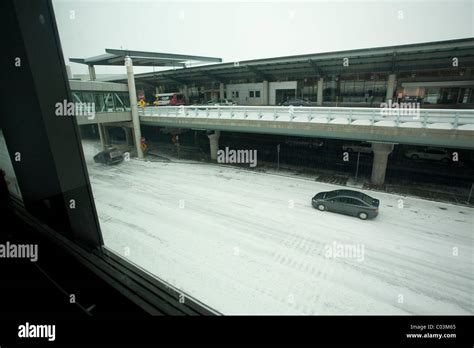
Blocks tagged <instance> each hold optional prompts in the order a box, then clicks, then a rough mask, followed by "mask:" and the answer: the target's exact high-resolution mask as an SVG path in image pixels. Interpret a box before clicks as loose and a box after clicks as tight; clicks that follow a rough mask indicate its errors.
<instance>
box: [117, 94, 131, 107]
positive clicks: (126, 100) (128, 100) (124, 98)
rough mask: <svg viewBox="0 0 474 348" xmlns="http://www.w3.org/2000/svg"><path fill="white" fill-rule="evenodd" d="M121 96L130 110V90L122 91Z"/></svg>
mask: <svg viewBox="0 0 474 348" xmlns="http://www.w3.org/2000/svg"><path fill="white" fill-rule="evenodd" d="M120 96H121V99H122V101H123V104H124V106H125V110H127V111H130V110H131V109H130V95H129V94H128V92H122V93H120Z"/></svg>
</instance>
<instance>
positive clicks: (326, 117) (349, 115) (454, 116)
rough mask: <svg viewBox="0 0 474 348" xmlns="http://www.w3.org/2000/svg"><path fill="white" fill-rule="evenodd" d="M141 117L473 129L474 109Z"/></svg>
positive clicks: (159, 110)
mask: <svg viewBox="0 0 474 348" xmlns="http://www.w3.org/2000/svg"><path fill="white" fill-rule="evenodd" d="M138 111H139V115H140V116H142V117H146V116H159V117H180V118H210V119H227V120H230V119H232V120H256V121H280V122H306V123H332V124H346V125H366V126H367V125H369V126H385V127H406V128H440V129H465V130H474V110H466V109H389V108H357V107H356V108H348V107H301V106H295V107H292V106H240V105H239V106H208V105H198V106H154V107H145V108H139V110H138Z"/></svg>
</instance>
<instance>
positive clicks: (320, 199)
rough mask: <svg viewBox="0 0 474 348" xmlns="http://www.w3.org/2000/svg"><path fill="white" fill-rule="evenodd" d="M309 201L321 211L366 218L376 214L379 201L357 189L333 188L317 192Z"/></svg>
mask: <svg viewBox="0 0 474 348" xmlns="http://www.w3.org/2000/svg"><path fill="white" fill-rule="evenodd" d="M311 203H312V205H313V207H314V208H316V209H319V210H321V211H325V210H327V211H332V212H336V213H341V214H347V215H352V216H358V217H359V218H360V219H362V220H367V219H372V218H374V217H376V216H377V215H378V213H379V204H380V201H379V200H378V199H375V198H372V197H370V196H368V195H366V194H365V193H362V192H359V191H354V190H334V191H328V192H320V193H318V194H317V195H316V196H314V197H313V199H312V202H311Z"/></svg>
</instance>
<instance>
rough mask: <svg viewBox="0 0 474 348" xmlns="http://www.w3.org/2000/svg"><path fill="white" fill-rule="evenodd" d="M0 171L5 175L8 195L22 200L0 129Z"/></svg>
mask: <svg viewBox="0 0 474 348" xmlns="http://www.w3.org/2000/svg"><path fill="white" fill-rule="evenodd" d="M0 170H3V172H4V173H5V176H4V178H5V181H6V183H7V188H8V191H9V192H10V194H11V195H13V196H15V197H17V198H19V199H20V200H23V199H22V196H21V192H20V188H19V186H18V181H17V180H16V175H15V171H14V170H13V165H12V162H11V158H10V155H9V152H8V148H7V143H6V142H5V138H4V137H3V131H2V129H0ZM0 175H1V174H0ZM0 180H2V178H0Z"/></svg>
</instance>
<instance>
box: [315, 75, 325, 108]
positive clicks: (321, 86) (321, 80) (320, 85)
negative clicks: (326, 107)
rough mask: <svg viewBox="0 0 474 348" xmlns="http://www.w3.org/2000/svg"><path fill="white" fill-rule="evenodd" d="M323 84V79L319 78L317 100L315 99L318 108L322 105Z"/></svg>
mask: <svg viewBox="0 0 474 348" xmlns="http://www.w3.org/2000/svg"><path fill="white" fill-rule="evenodd" d="M323 83H324V78H323V77H320V78H319V80H318V99H316V104H317V105H318V106H321V105H323V86H324V85H323Z"/></svg>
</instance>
